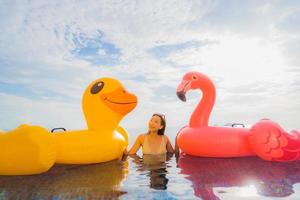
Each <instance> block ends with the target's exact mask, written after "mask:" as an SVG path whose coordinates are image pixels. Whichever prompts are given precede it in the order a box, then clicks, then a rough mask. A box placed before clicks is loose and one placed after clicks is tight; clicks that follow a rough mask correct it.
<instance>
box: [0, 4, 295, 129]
mask: <svg viewBox="0 0 300 200" xmlns="http://www.w3.org/2000/svg"><path fill="white" fill-rule="evenodd" d="M299 24H300V2H299V1H293V0H285V1H279V0H269V1H265V0H256V1H255V0H251V1H250V0H245V1H237V0H236V1H234V0H228V1H227V0H226V1H225V0H223V1H222V0H201V1H200V0H182V1H179V0H168V1H166V0H160V1H152V0H141V1H132V0H107V1H105V0H101V1H98V0H86V1H61V0H53V1H11V0H1V1H0V28H1V32H0V113H1V115H0V129H2V130H10V129H13V128H15V127H17V126H18V125H20V124H22V123H29V124H35V125H40V126H43V127H46V128H49V129H51V128H54V127H65V128H67V129H69V130H72V129H84V128H85V127H86V124H85V119H84V116H83V114H82V110H81V97H82V93H83V91H84V90H85V88H86V87H87V85H88V84H89V83H90V82H92V81H93V80H95V79H97V78H101V77H113V78H116V79H119V80H120V81H121V82H122V83H123V85H124V86H125V87H126V89H127V90H128V91H130V92H132V93H134V94H136V95H137V97H138V100H139V103H138V106H137V107H136V108H135V110H133V111H132V112H131V113H129V114H128V115H127V116H126V117H125V118H124V120H123V121H122V122H121V125H122V126H123V127H125V128H126V129H128V130H137V131H140V132H143V131H146V130H147V122H148V120H149V118H150V117H151V114H152V113H154V112H160V113H165V114H166V118H167V131H168V128H169V132H171V133H170V134H174V132H176V130H178V128H180V127H182V126H184V125H186V124H188V122H189V117H190V115H191V113H192V112H193V110H194V108H195V106H196V105H197V102H198V101H199V100H200V99H201V95H202V94H201V92H200V91H191V92H189V93H188V94H187V102H185V103H184V102H181V101H180V100H179V99H178V98H177V96H176V88H177V85H178V84H179V83H180V82H181V79H182V77H183V75H184V74H185V73H187V72H189V71H199V72H202V73H204V74H206V75H207V76H209V77H210V78H211V79H212V80H213V82H214V83H215V86H216V91H217V98H216V103H215V105H214V108H213V111H212V114H211V117H210V122H209V123H210V125H218V126H222V125H224V124H226V123H244V124H246V125H247V126H251V124H254V123H255V122H257V121H258V120H260V119H262V118H270V119H272V120H274V121H276V122H278V123H279V124H280V125H281V126H282V127H283V128H284V129H286V130H288V131H289V130H292V129H298V130H300V117H299V113H300V101H299V100H300V55H299V54H300V26H299ZM133 134H136V133H133Z"/></svg>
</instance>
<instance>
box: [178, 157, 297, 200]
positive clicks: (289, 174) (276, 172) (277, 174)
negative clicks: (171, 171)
mask: <svg viewBox="0 0 300 200" xmlns="http://www.w3.org/2000/svg"><path fill="white" fill-rule="evenodd" d="M178 167H179V168H180V169H181V172H180V173H181V174H184V175H187V176H186V179H188V180H190V181H191V182H192V186H193V188H194V194H195V195H196V196H197V197H200V198H202V199H204V200H205V199H212V200H215V199H219V197H218V196H220V194H222V193H226V192H224V191H219V194H218V193H217V192H214V188H222V187H223V188H228V187H245V189H247V188H248V190H247V191H248V192H247V193H248V195H251V194H249V191H250V189H251V188H252V189H254V190H252V192H253V193H257V194H258V195H260V196H267V197H288V196H290V195H291V194H293V193H294V190H293V185H294V184H295V183H300V162H293V163H275V162H266V161H263V160H261V159H259V158H256V157H248V158H234V159H220V158H196V157H192V156H188V155H181V156H180V158H179V159H178ZM240 192H242V191H241V190H240Z"/></svg>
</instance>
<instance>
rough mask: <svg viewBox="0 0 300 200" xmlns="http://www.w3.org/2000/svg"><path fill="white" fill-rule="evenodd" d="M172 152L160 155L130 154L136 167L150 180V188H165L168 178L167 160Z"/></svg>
mask: <svg viewBox="0 0 300 200" xmlns="http://www.w3.org/2000/svg"><path fill="white" fill-rule="evenodd" d="M172 156H173V155H172V154H162V155H143V157H142V158H141V157H139V156H138V155H131V156H130V157H131V158H133V162H134V163H135V164H136V169H137V171H139V172H140V173H141V174H143V173H146V175H147V176H148V177H149V180H150V184H149V186H150V188H153V189H156V190H166V189H167V185H168V182H169V179H168V178H167V176H166V175H167V173H168V171H167V168H168V167H170V166H168V164H167V162H168V161H169V160H170V159H171V158H172Z"/></svg>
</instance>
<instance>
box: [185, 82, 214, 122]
mask: <svg viewBox="0 0 300 200" xmlns="http://www.w3.org/2000/svg"><path fill="white" fill-rule="evenodd" d="M199 89H201V90H202V99H201V101H200V102H199V103H198V105H197V107H196V109H195V110H194V112H193V114H192V116H191V118H190V124H189V125H190V127H207V126H208V121H209V116H210V113H211V111H212V108H213V106H214V103H215V99H216V88H215V86H214V84H213V82H212V81H211V80H210V79H208V78H207V79H206V78H205V84H204V85H203V84H201V86H200V85H199Z"/></svg>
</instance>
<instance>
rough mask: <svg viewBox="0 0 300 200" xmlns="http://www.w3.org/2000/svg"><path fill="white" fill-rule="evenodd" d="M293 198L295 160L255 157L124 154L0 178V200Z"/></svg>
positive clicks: (298, 190)
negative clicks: (117, 158)
mask: <svg viewBox="0 0 300 200" xmlns="http://www.w3.org/2000/svg"><path fill="white" fill-rule="evenodd" d="M275 197H277V198H276V199H299V197H300V162H293V163H273V162H266V161H262V160H260V159H259V158H256V157H248V158H235V159H215V158H196V157H191V156H187V155H181V156H180V158H176V157H175V156H144V157H143V158H141V157H139V156H132V157H128V158H127V159H126V161H124V162H120V161H112V162H108V163H103V164H95V165H84V166H82V165H81V166H79V165H56V166H55V167H53V168H52V169H51V170H50V171H49V172H47V173H44V174H41V175H35V176H11V177H5V176H1V177H0V199H1V200H2V199H22V200H23V199H57V200H58V199H197V198H198V199H247V200H248V199H260V200H261V199H274V198H275Z"/></svg>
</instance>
